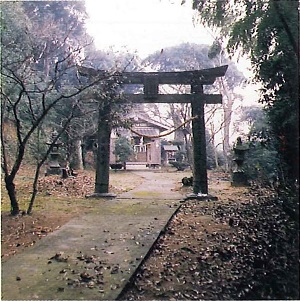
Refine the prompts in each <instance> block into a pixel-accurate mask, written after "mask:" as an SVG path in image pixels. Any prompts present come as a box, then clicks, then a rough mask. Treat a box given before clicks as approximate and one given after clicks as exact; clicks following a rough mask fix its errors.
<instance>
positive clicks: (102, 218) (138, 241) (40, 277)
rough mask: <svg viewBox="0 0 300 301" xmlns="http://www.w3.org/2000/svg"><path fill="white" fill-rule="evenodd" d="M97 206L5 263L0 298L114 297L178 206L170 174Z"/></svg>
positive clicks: (148, 178)
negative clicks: (0, 295)
mask: <svg viewBox="0 0 300 301" xmlns="http://www.w3.org/2000/svg"><path fill="white" fill-rule="evenodd" d="M135 173H137V174H138V175H140V176H141V177H143V178H144V179H145V181H144V182H143V184H142V185H140V186H139V187H137V188H136V189H134V190H132V191H130V192H126V193H123V194H121V195H119V196H118V197H117V198H115V199H111V200H108V199H88V200H87V201H88V202H90V203H91V205H92V207H93V209H92V210H91V212H89V213H88V214H85V215H82V216H80V217H78V218H75V219H73V220H71V221H70V222H69V223H67V224H66V225H64V226H63V227H61V229H59V230H57V231H55V232H54V233H51V234H49V235H48V236H47V237H45V238H43V239H42V240H41V241H39V242H38V243H37V244H36V245H35V246H33V247H31V248H28V249H27V250H25V251H24V252H23V253H21V254H19V255H16V256H13V257H12V258H11V259H9V260H8V261H6V262H4V263H3V264H2V282H1V284H2V300H34V299H36V300H37V299H38V300H46V299H47V300H50V299H56V300H115V299H117V297H118V296H119V294H120V293H121V292H122V290H123V288H124V287H125V285H126V284H127V283H128V281H129V279H130V278H131V277H132V276H133V274H134V272H135V270H136V269H137V267H138V266H139V265H140V264H141V262H142V261H143V259H144V258H145V256H146V255H147V253H148V252H149V250H150V249H151V247H152V245H153V243H154V242H155V241H156V239H157V238H158V236H159V234H160V232H161V231H162V229H163V228H164V227H165V225H166V224H167V222H168V221H169V219H170V218H171V216H172V215H173V214H174V212H175V211H176V210H177V208H178V207H179V203H180V200H182V195H180V194H179V193H177V192H175V191H172V189H173V188H174V187H175V182H174V180H171V179H169V178H168V174H167V173H161V172H157V173H155V172H149V171H144V172H143V171H135Z"/></svg>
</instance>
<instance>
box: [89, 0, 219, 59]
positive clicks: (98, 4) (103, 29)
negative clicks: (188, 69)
mask: <svg viewBox="0 0 300 301" xmlns="http://www.w3.org/2000/svg"><path fill="white" fill-rule="evenodd" d="M186 2H187V3H186V4H184V5H181V0H86V8H87V12H88V14H89V16H90V19H89V21H88V24H87V29H88V32H89V33H90V34H91V35H92V36H93V37H94V40H95V44H96V47H97V48H99V49H107V48H109V47H110V46H112V47H113V49H116V50H122V49H123V50H124V49H128V50H130V51H137V53H138V54H139V56H141V57H142V58H144V57H146V56H147V55H148V54H151V53H153V52H155V51H158V50H161V49H163V48H165V47H169V46H175V45H178V44H180V43H183V42H190V43H197V44H211V43H212V42H213V37H212V36H211V34H209V32H208V31H207V30H205V29H204V28H203V27H202V26H200V25H199V24H198V25H195V24H193V16H194V14H195V12H194V11H193V10H192V9H191V7H192V6H191V1H190V0H188V1H186Z"/></svg>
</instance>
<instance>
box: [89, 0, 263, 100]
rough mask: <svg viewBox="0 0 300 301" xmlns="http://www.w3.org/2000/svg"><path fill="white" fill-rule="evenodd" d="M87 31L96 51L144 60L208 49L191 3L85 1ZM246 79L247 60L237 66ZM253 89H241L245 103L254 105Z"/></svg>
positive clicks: (207, 34) (206, 37) (208, 37)
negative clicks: (189, 46)
mask: <svg viewBox="0 0 300 301" xmlns="http://www.w3.org/2000/svg"><path fill="white" fill-rule="evenodd" d="M85 3H86V9H87V13H88V14H89V19H88V21H87V30H88V32H89V34H90V35H91V36H92V37H93V38H94V41H95V44H96V47H97V48H98V49H103V50H104V49H108V48H111V47H112V49H113V50H116V51H119V50H121V51H126V50H128V51H130V52H135V51H136V52H137V54H138V55H139V56H140V57H142V58H144V57H146V56H147V55H149V54H151V53H153V52H155V51H160V50H161V49H164V48H166V47H170V46H176V45H179V44H181V43H183V42H190V43H196V44H208V45H211V44H212V42H213V41H214V37H213V34H212V32H211V31H210V30H209V29H205V28H204V27H203V26H202V25H200V24H199V23H197V22H193V20H194V17H195V16H196V15H195V13H196V12H195V11H193V10H192V4H191V3H192V0H186V3H185V4H184V5H181V0H85ZM236 64H237V67H238V68H239V69H240V70H241V71H242V72H243V73H244V75H245V76H246V77H250V76H252V72H251V71H250V69H249V67H250V63H249V61H247V60H246V59H240V60H239V61H238V62H236ZM254 90H255V87H254V86H253V85H249V86H248V87H247V88H244V91H243V92H242V94H244V95H245V99H246V103H247V104H250V103H256V100H257V94H256V93H255V91H254Z"/></svg>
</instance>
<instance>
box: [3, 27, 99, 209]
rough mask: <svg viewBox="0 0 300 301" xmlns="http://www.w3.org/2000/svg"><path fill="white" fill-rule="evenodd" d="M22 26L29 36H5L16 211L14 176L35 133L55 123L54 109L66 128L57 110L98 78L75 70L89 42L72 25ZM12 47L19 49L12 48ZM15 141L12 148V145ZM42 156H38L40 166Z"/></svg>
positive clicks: (8, 170) (9, 168) (6, 117)
mask: <svg viewBox="0 0 300 301" xmlns="http://www.w3.org/2000/svg"><path fill="white" fill-rule="evenodd" d="M24 28H25V27H24ZM24 28H23V29H24ZM24 30H25V31H26V33H25V32H23V33H22V34H20V37H19V38H21V37H22V36H25V37H26V41H23V42H22V40H21V41H20V40H18V39H12V41H10V40H9V36H8V37H7V38H5V37H4V39H2V42H3V44H2V51H3V52H2V65H1V77H2V82H3V84H2V85H1V90H0V93H1V98H2V102H1V150H2V162H1V167H2V170H3V172H4V181H5V187H6V190H7V192H8V195H9V198H10V202H11V214H12V215H17V214H18V213H19V212H20V208H19V204H18V199H17V193H16V186H15V178H16V175H17V174H18V172H19V170H20V167H21V164H22V162H23V159H24V156H25V153H26V151H27V148H28V145H29V143H30V141H31V139H32V138H33V135H34V133H36V131H38V129H39V128H40V127H41V126H46V125H47V124H48V126H49V125H51V122H50V120H51V118H54V116H53V115H54V114H55V115H56V122H57V126H58V127H59V128H64V126H65V125H64V124H62V121H61V120H62V119H60V117H59V116H58V115H57V114H58V112H60V111H61V109H62V108H63V107H64V108H69V110H70V111H72V108H73V107H74V103H76V102H78V101H79V96H80V95H82V94H84V93H85V91H87V90H88V89H89V88H90V87H92V86H93V85H94V84H96V83H99V81H100V80H99V78H97V77H94V78H93V80H92V81H85V82H83V80H79V78H78V77H77V76H76V74H77V66H78V65H81V64H82V63H83V61H84V55H83V54H84V47H85V46H79V45H76V44H72V43H71V42H70V39H69V35H70V32H71V31H68V32H66V33H65V35H61V32H60V34H58V33H57V26H56V25H55V24H47V26H46V28H44V27H42V26H40V28H39V30H38V31H37V30H33V29H30V28H25V29H24ZM86 45H87V44H86ZM13 48H15V49H16V51H15V53H11V50H12V49H13ZM50 117H51V118H50ZM9 131H10V132H13V133H14V135H13V137H14V139H13V141H12V140H11V139H9ZM12 144H14V145H15V148H14V149H15V152H14V153H12V152H11V151H10V148H11V145H12ZM48 153H49V149H48V150H47V151H46V155H47V154H48ZM44 159H45V157H43V159H41V160H40V161H39V164H38V168H37V171H39V168H40V165H41V164H42V163H43V161H44ZM35 181H36V179H35ZM34 187H35V186H34ZM33 190H34V192H33V193H34V194H35V193H36V191H35V188H34V189H33ZM31 209H32V208H29V210H28V211H29V212H30V211H31Z"/></svg>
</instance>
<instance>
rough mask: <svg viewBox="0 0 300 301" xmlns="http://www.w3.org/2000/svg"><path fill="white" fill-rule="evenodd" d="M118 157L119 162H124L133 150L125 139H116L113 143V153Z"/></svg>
mask: <svg viewBox="0 0 300 301" xmlns="http://www.w3.org/2000/svg"><path fill="white" fill-rule="evenodd" d="M113 153H114V154H115V155H116V156H118V161H119V162H126V161H127V160H128V158H129V157H130V156H131V155H132V154H133V149H132V145H131V143H130V141H129V140H128V139H127V138H126V137H122V136H121V137H118V139H117V140H116V142H115V150H114V152H113Z"/></svg>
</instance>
